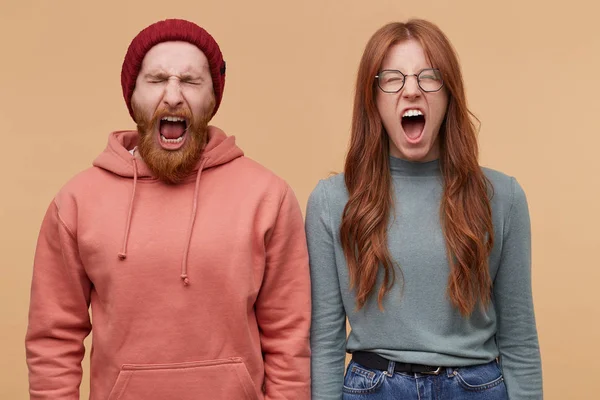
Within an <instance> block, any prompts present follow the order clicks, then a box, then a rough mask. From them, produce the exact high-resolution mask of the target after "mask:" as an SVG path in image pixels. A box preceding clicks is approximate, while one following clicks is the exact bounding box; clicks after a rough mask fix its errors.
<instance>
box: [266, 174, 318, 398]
mask: <svg viewBox="0 0 600 400" xmlns="http://www.w3.org/2000/svg"><path fill="white" fill-rule="evenodd" d="M256 317H257V321H258V325H259V328H260V341H261V346H262V351H263V357H264V368H265V400H276V399H277V400H284V399H295V400H308V399H309V398H310V393H309V390H310V344H309V333H310V276H309V271H308V252H307V249H306V237H305V236H304V229H303V221H302V212H301V210H300V206H299V204H298V201H297V199H296V197H295V196H294V194H293V192H292V191H291V189H289V187H288V186H286V189H285V193H284V195H283V199H282V201H281V205H280V207H279V212H278V216H277V219H276V221H275V224H274V226H273V228H272V229H271V231H270V232H269V233H268V237H267V238H266V265H265V273H264V277H263V282H262V286H261V289H260V292H259V295H258V299H257V301H256Z"/></svg>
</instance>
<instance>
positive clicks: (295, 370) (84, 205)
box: [26, 20, 310, 400]
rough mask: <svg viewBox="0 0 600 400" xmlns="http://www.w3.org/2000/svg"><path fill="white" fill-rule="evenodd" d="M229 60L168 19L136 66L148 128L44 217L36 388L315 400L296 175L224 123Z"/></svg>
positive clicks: (154, 30)
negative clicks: (253, 153) (239, 142)
mask: <svg viewBox="0 0 600 400" xmlns="http://www.w3.org/2000/svg"><path fill="white" fill-rule="evenodd" d="M224 83H225V62H224V61H223V58H222V55H221V51H220V49H219V46H218V44H217V43H216V42H215V41H214V39H213V38H212V37H211V36H210V35H209V34H208V33H207V32H206V31H205V30H204V29H202V28H200V27H199V26H197V25H195V24H193V23H191V22H188V21H184V20H165V21H160V22H157V23H155V24H153V25H150V26H149V27H147V28H146V29H144V30H142V31H141V32H140V33H139V34H138V35H137V36H136V37H135V39H134V40H133V42H132V43H131V45H130V47H129V49H128V52H127V55H126V56H125V60H124V62H123V69H122V74H121V84H122V87H123V95H124V98H125V102H126V103H127V106H128V109H129V112H130V114H131V116H132V117H133V119H134V120H135V122H136V124H137V132H136V131H119V132H114V133H112V134H111V135H110V137H109V141H108V146H107V147H106V149H105V150H104V152H103V153H102V154H100V156H99V157H98V158H96V160H95V161H94V164H93V167H92V168H90V169H88V170H86V171H84V172H82V173H81V174H79V175H77V176H76V177H75V178H73V179H72V180H71V181H70V182H69V183H67V184H66V185H65V186H64V187H63V188H62V189H61V190H60V192H59V193H58V194H57V196H56V197H55V198H54V200H53V201H52V203H51V205H50V207H49V209H48V211H47V213H46V216H45V218H44V221H43V224H42V227H41V231H40V236H39V240H38V245H37V251H36V255H35V264H34V272H33V283H32V289H31V305H30V314H29V326H28V331H27V337H26V349H27V363H28V367H29V383H30V396H31V399H52V400H59V399H61V400H66V399H69V400H71V399H79V385H80V382H81V372H82V368H81V361H82V358H83V355H84V346H83V340H84V338H85V337H86V336H87V335H88V334H89V333H90V331H92V325H91V322H90V316H89V313H88V307H89V306H90V305H91V311H92V313H91V315H92V317H93V321H94V324H93V344H92V352H91V388H90V397H91V398H93V399H109V400H117V399H119V400H133V399H145V400H152V399H161V400H163V399H177V400H188V399H189V400H191V399H194V400H196V399H212V400H220V399H223V400H237V399H263V398H264V399H293V400H302V399H308V398H309V387H310V378H309V368H310V362H309V343H308V335H309V324H310V283H309V273H308V256H307V249H306V242H305V236H304V228H303V221H302V215H301V212H300V208H299V205H298V202H297V200H296V198H295V196H294V194H293V192H292V190H291V189H290V188H289V187H288V185H287V184H286V183H285V182H284V181H283V180H282V179H280V178H278V177H277V176H275V175H274V174H273V173H271V172H269V171H268V170H266V169H265V168H264V167H262V166H260V165H259V164H257V163H256V162H254V161H252V160H250V159H248V158H246V157H244V155H243V152H242V150H240V149H239V148H238V147H237V146H236V144H235V139H234V137H228V136H226V135H225V133H223V132H222V131H221V130H219V129H218V128H216V127H213V126H208V122H209V120H210V119H211V118H212V116H213V115H214V114H215V113H216V111H217V109H218V108H219V104H220V103H221V97H222V95H223V87H224Z"/></svg>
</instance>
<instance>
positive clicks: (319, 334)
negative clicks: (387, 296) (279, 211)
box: [306, 181, 346, 400]
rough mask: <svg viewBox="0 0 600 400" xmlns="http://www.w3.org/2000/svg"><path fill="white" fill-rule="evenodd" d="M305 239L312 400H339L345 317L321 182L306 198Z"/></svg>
mask: <svg viewBox="0 0 600 400" xmlns="http://www.w3.org/2000/svg"><path fill="white" fill-rule="evenodd" d="M306 237H307V241H308V251H309V258H310V275H311V282H312V301H313V307H312V326H311V352H312V360H311V367H312V398H313V400H330V399H335V400H339V399H341V398H342V387H343V383H344V359H345V344H346V313H345V311H344V305H343V303H342V296H341V293H340V284H339V280H338V275H337V268H336V262H335V253H334V246H335V244H334V235H333V230H332V224H331V218H330V214H329V207H328V203H327V197H326V192H325V187H324V182H323V181H321V182H319V184H318V185H317V187H316V188H315V190H314V191H313V193H312V194H311V195H310V198H309V200H308V206H307V211H306Z"/></svg>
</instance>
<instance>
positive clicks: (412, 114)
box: [402, 110, 423, 118]
mask: <svg viewBox="0 0 600 400" xmlns="http://www.w3.org/2000/svg"><path fill="white" fill-rule="evenodd" d="M421 115H423V113H422V112H421V111H420V110H406V112H405V113H404V115H402V118H404V117H418V116H421Z"/></svg>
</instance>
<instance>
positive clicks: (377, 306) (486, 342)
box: [306, 20, 542, 400]
mask: <svg viewBox="0 0 600 400" xmlns="http://www.w3.org/2000/svg"><path fill="white" fill-rule="evenodd" d="M306 231H307V237H308V244H309V252H310V253H309V254H310V264H311V278H312V288H313V289H312V290H313V317H312V331H311V342H312V394H313V397H312V398H313V399H315V400H324V399H340V398H343V399H357V400H358V399H391V398H394V399H420V400H425V399H453V400H457V399H458V400H460V399H482V400H483V399H486V400H495V399H510V400H523V399H536V400H537V399H541V398H542V377H541V363H540V353H539V347H538V339H537V329H536V326H535V317H534V310H533V301H532V294H531V265H530V250H531V245H530V242H531V240H530V223H529V212H528V206H527V200H526V197H525V194H524V192H523V190H522V188H521V187H520V185H519V184H518V183H517V181H516V180H515V179H514V178H512V177H509V176H506V175H504V174H502V173H500V172H497V171H494V170H490V169H487V168H482V167H480V166H479V164H478V160H477V141H476V129H475V125H474V123H473V120H472V119H471V114H470V112H469V110H468V109H467V105H466V100H465V91H464V85H463V81H462V76H461V72H460V67H459V64H458V60H457V56H456V54H455V52H454V50H453V48H452V45H451V44H450V42H449V41H448V39H447V38H446V36H445V35H444V34H443V33H442V32H441V31H440V29H439V28H438V27H437V26H435V25H433V24H432V23H430V22H427V21H423V20H411V21H409V22H407V23H392V24H388V25H386V26H384V27H382V28H381V29H380V30H378V31H377V32H376V33H375V34H374V35H373V37H372V38H371V39H370V41H369V43H368V44H367V46H366V49H365V51H364V54H363V57H362V60H361V63H360V67H359V71H358V79H357V84H356V96H355V102H354V111H353V119H352V136H351V143H350V149H349V152H348V155H347V158H346V163H345V168H344V174H339V175H336V176H334V177H331V178H329V179H327V180H322V181H320V182H319V184H318V185H317V187H316V188H315V190H314V191H313V193H312V194H311V196H310V199H309V202H308V209H307V216H306ZM346 317H348V321H349V323H350V326H351V331H350V334H349V336H348V339H347V343H346V323H345V321H346ZM345 351H347V352H349V353H351V354H352V361H351V362H350V364H349V365H348V368H347V370H346V374H345V376H344V357H345Z"/></svg>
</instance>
